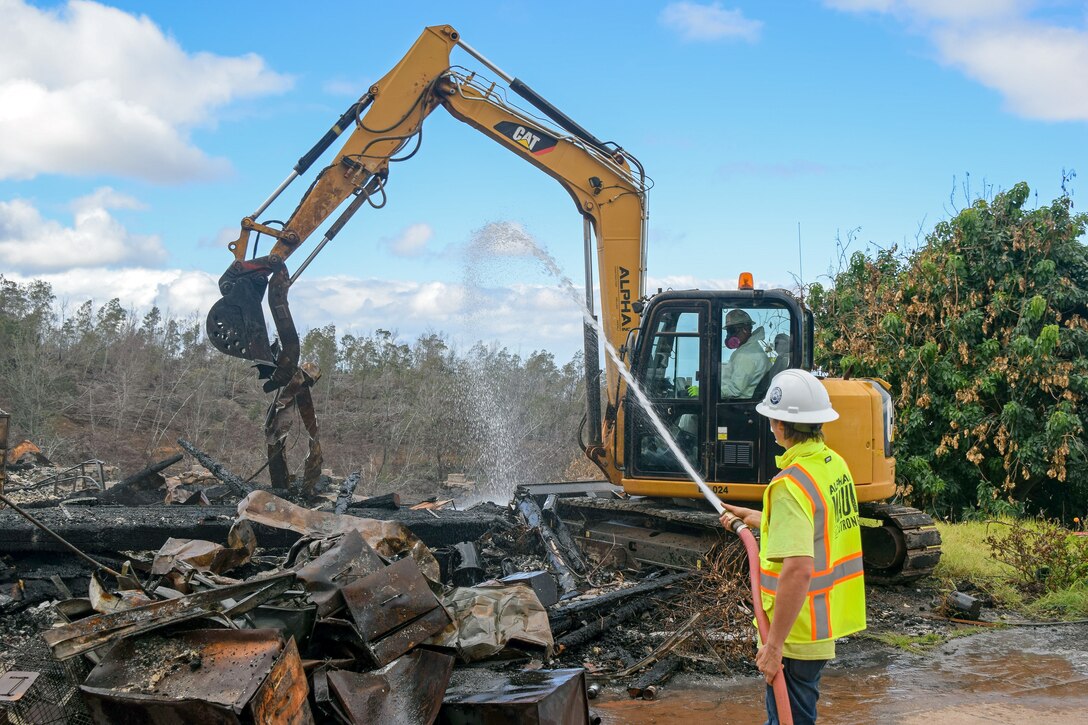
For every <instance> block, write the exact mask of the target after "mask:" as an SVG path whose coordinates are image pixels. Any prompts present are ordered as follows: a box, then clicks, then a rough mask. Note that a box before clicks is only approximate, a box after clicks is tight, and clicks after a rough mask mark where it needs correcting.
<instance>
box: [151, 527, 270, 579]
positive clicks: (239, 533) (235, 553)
mask: <svg viewBox="0 0 1088 725" xmlns="http://www.w3.org/2000/svg"><path fill="white" fill-rule="evenodd" d="M256 550H257V537H256V535H254V533H253V527H252V526H251V525H250V523H249V522H248V521H238V522H236V523H235V524H234V526H232V527H231V528H230V531H229V532H228V533H227V545H226V546H223V545H222V544H216V543H214V542H211V541H204V540H202V539H175V538H173V537H171V538H169V539H167V540H166V543H164V544H163V545H162V547H161V548H160V549H159V551H158V553H156V554H155V560H154V562H153V563H152V565H151V573H152V574H153V575H154V576H162V575H164V574H166V573H167V572H169V571H170V570H171V569H173V568H174V567H175V565H176V563H177V562H179V561H183V562H185V563H186V564H189V565H190V566H192V567H193V568H194V569H196V570H197V571H202V572H212V573H214V574H222V573H223V572H226V571H230V570H231V569H233V568H235V567H237V566H241V565H242V564H245V563H246V562H247V561H249V557H251V556H253V552H254V551H256Z"/></svg>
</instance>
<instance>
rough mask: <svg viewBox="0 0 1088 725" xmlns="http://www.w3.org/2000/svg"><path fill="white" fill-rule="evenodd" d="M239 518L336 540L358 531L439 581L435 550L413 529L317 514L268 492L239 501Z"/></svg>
mask: <svg viewBox="0 0 1088 725" xmlns="http://www.w3.org/2000/svg"><path fill="white" fill-rule="evenodd" d="M238 517H239V518H240V519H246V520H249V521H254V522H256V523H258V524H263V525H265V526H271V527H272V528H276V529H289V530H290V531H295V532H298V533H300V534H311V535H320V536H332V535H334V534H342V533H344V532H345V531H352V530H354V531H358V532H359V533H360V534H362V535H363V539H364V540H365V541H366V543H368V544H370V545H371V546H372V547H374V549H375V550H376V551H377V552H378V553H379V554H381V555H382V556H384V557H386V558H387V559H396V558H397V557H398V555H399V554H400V553H401V552H408V553H409V554H411V556H412V558H413V559H415V560H416V562H417V563H418V564H419V568H420V571H422V572H423V576H425V577H427V578H428V579H430V580H431V581H434V582H437V581H439V573H438V562H437V561H436V560H435V558H434V556H433V555H432V554H431V550H430V549H428V548H427V545H426V544H424V543H423V542H422V541H421V540H420V538H419V537H418V536H416V535H415V534H414V533H412V531H411V529H409V528H408V527H407V526H405V525H404V524H401V523H398V522H396V521H379V520H377V519H364V518H359V517H358V516H348V515H346V514H331V513H326V512H323V511H314V510H312V509H307V508H303V507H302V506H296V505H295V504H293V503H291V502H290V501H286V500H284V499H282V498H279V497H278V496H274V495H272V494H271V493H268V492H267V491H254V492H253V493H251V494H249V495H248V496H246V497H245V498H244V499H242V500H241V501H239V502H238Z"/></svg>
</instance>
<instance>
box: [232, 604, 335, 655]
mask: <svg viewBox="0 0 1088 725" xmlns="http://www.w3.org/2000/svg"><path fill="white" fill-rule="evenodd" d="M292 605H293V606H292ZM245 619H246V620H248V622H249V625H248V626H250V627H251V628H253V629H277V630H279V631H280V632H281V633H283V636H284V637H285V638H293V639H294V640H295V642H297V643H298V646H299V649H302V650H305V649H306V646H307V645H308V644H309V643H310V636H311V635H312V634H313V632H314V624H315V623H316V622H317V605H315V604H307V603H305V602H287V603H284V604H278V605H273V604H262V605H261V606H259V607H256V608H254V609H253V610H252V611H250V612H249V613H248V615H247V616H246V618H245ZM235 622H236V623H237V624H238V625H239V626H246V623H245V620H242V619H238V620H235Z"/></svg>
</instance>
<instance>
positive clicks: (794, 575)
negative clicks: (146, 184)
mask: <svg viewBox="0 0 1088 725" xmlns="http://www.w3.org/2000/svg"><path fill="white" fill-rule="evenodd" d="M756 411H757V412H759V413H760V414H761V415H763V416H764V417H766V418H768V419H769V420H770V425H771V431H772V432H773V433H774V439H775V441H776V442H777V443H778V444H779V445H780V446H782V447H783V448H785V449H786V452H785V453H783V454H782V455H781V456H778V457H777V458H776V459H775V462H776V463H777V464H778V467H779V468H780V469H781V471H780V472H779V474H778V475H777V476H775V477H774V478H773V479H772V480H771V482H770V483H769V484H768V485H767V488H766V490H765V491H764V492H763V510H762V511H756V510H753V509H747V508H742V507H740V506H730V505H728V504H726V505H725V508H726V510H727V513H724V514H722V523H723V524H725V525H727V526H728V521H729V520H730V519H732V517H733V516H736V517H738V518H740V519H741V520H742V521H743V522H744V523H745V524H746V525H747V526H748V527H750V528H753V529H754V528H758V529H759V534H760V552H759V570H760V571H759V577H760V590H761V599H762V604H763V608H764V610H765V611H766V612H767V617H768V619H769V620H770V630H769V633H768V636H767V641H766V642H761V643H760V647H759V651H758V652H757V653H756V665H757V666H758V667H759V670H760V672H762V673H763V675H764V677H765V678H766V680H767V683H768V685H767V716H768V722H769V723H771V725H775V724H776V723H778V722H779V718H778V712H777V708H776V706H775V701H774V695H773V694H772V690H771V687H770V683H771V681H772V680H773V679H774V677H775V675H776V674H777V673H778V671H779V670H780V669H783V670H785V676H786V688H787V690H788V691H789V698H790V709H791V710H792V711H793V722H794V723H796V725H802V724H803V723H814V722H816V702H817V700H819V698H820V674H821V672H822V671H823V668H824V666H825V665H826V664H827V662H828V661H829V660H832V659H834V657H835V640H836V639H837V638H839V637H845V636H846V635H849V634H853V633H854V632H859V631H861V630H863V629H865V583H864V578H863V570H862V560H861V528H860V523H861V522H860V519H859V514H858V503H857V495H856V493H855V491H854V479H853V477H852V476H851V475H850V469H849V468H848V467H847V465H846V461H844V460H843V458H842V456H840V455H839V454H838V453H836V452H835V451H833V450H831V448H829V447H828V446H827V444H826V443H825V442H824V436H823V431H822V426H823V424H824V423H830V422H831V421H833V420H836V419H837V418H838V417H839V414H838V413H837V412H836V411H835V410H834V409H833V408H832V407H831V398H830V397H829V396H828V394H827V389H826V388H824V386H823V384H822V383H820V381H819V380H817V379H816V377H815V376H814V375H812V373H809V372H806V371H804V370H798V369H790V370H784V371H782V372H780V373H778V374H777V375H775V376H774V378H773V379H772V380H771V384H770V387H769V388H768V389H767V394H766V396H765V397H764V398H763V401H762V402H761V403H759V404H758V405H757V406H756Z"/></svg>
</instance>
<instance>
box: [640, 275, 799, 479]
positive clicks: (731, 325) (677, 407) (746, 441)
mask: <svg viewBox="0 0 1088 725" xmlns="http://www.w3.org/2000/svg"><path fill="white" fill-rule="evenodd" d="M811 366H812V313H811V312H810V311H808V310H807V309H806V308H804V307H803V306H802V305H801V304H800V302H799V301H798V300H797V299H796V298H795V297H794V296H793V295H791V294H790V293H788V292H786V291H785V290H732V291H717V292H710V291H702V290H690V291H670V292H664V293H660V294H658V295H656V296H654V297H653V298H652V299H651V300H650V301H649V302H648V303H647V304H646V307H645V308H644V310H643V325H642V333H641V334H640V336H639V339H638V342H637V345H636V349H635V352H634V358H633V360H632V372H633V373H634V375H635V378H636V379H637V380H639V381H640V384H641V385H642V387H643V390H644V392H645V394H646V396H647V398H648V399H649V400H650V401H651V403H652V404H653V407H654V409H655V412H656V413H657V414H658V416H659V417H660V418H661V420H662V422H664V423H665V426H666V428H668V429H669V432H670V433H671V434H672V436H673V438H674V439H675V440H676V442H677V443H678V444H679V446H680V448H681V450H682V451H683V452H684V454H685V456H686V457H687V458H688V461H689V462H690V463H691V465H692V466H693V467H694V468H695V471H696V473H698V474H699V475H700V476H701V477H703V478H704V480H706V481H707V482H708V483H711V484H718V485H717V486H713V485H712V487H714V488H715V489H716V490H718V491H719V492H721V493H725V492H726V491H725V490H724V487H725V486H728V485H729V484H766V483H767V482H768V481H769V480H770V479H771V478H772V477H773V476H774V474H775V473H777V471H778V469H777V467H776V466H775V463H774V457H775V456H776V455H778V454H780V453H782V449H781V448H780V447H779V446H778V445H777V444H776V443H775V442H774V436H772V435H771V432H770V428H769V426H768V424H767V422H766V420H764V419H763V417H762V416H760V415H758V414H757V413H756V410H755V406H756V404H757V403H758V402H759V401H760V400H762V399H763V396H764V394H765V393H766V391H767V388H768V386H769V385H770V381H771V378H773V377H774V375H775V374H776V373H777V372H779V371H780V370H784V369H786V368H788V367H804V368H811ZM626 410H627V411H628V416H629V420H630V421H631V424H630V425H628V426H627V430H626V432H627V438H628V440H627V441H626V445H625V450H626V451H628V460H627V468H626V473H627V477H628V478H631V479H652V480H658V481H662V480H665V481H668V480H674V479H675V480H677V481H686V480H688V474H687V473H686V472H685V471H684V469H683V467H682V465H681V464H680V463H679V462H678V461H677V460H676V457H675V456H674V455H673V454H672V452H671V451H670V450H669V448H668V446H667V444H666V443H665V441H664V440H663V439H662V436H661V435H660V433H659V432H658V431H657V429H656V427H655V426H654V425H653V423H652V421H651V420H650V418H649V416H647V415H646V414H645V411H644V410H643V408H642V407H641V405H640V404H639V403H638V401H637V400H636V399H635V395H634V394H633V392H631V391H629V392H628V399H627V405H626Z"/></svg>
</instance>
